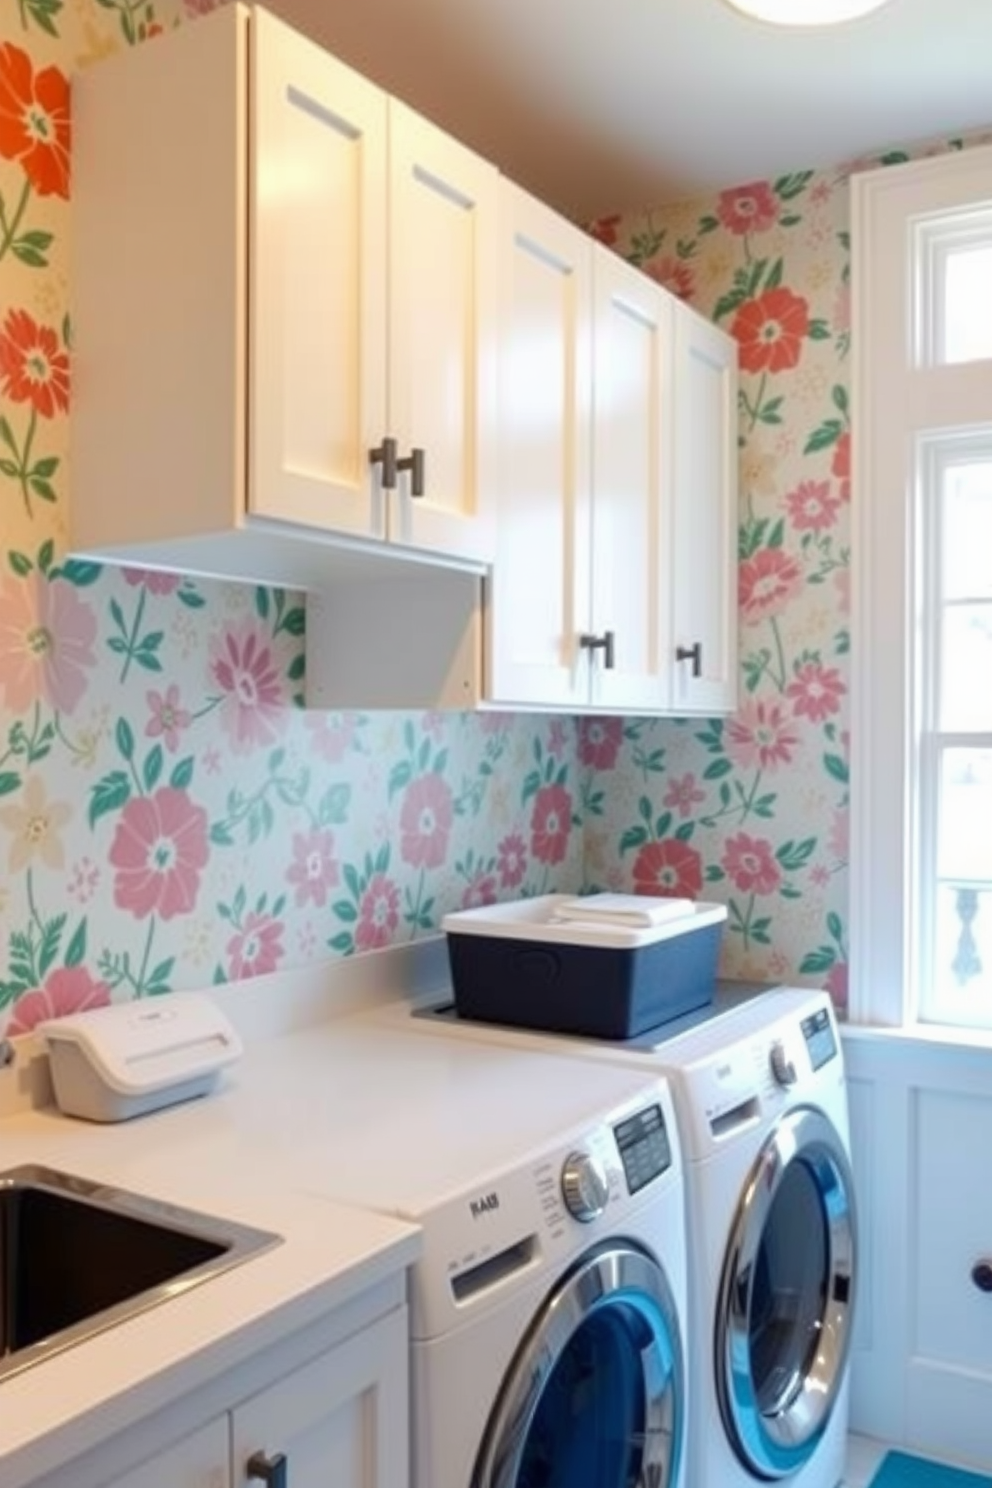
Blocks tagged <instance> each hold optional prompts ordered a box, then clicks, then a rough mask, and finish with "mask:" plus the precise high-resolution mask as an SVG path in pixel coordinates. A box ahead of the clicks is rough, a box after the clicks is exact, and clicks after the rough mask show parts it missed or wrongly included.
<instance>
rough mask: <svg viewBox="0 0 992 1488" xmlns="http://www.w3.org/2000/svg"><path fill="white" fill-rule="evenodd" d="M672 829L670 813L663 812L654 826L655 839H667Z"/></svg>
mask: <svg viewBox="0 0 992 1488" xmlns="http://www.w3.org/2000/svg"><path fill="white" fill-rule="evenodd" d="M671 829H672V813H671V812H670V811H663V812H662V813H661V815H660V816H659V817H658V820H657V821H656V822H655V824H654V835H655V837H657V838H661V837H667V836H668V834H669V832H670V831H671Z"/></svg>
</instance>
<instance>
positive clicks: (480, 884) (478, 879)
mask: <svg viewBox="0 0 992 1488" xmlns="http://www.w3.org/2000/svg"><path fill="white" fill-rule="evenodd" d="M498 898H499V891H498V889H497V888H496V880H495V878H494V877H493V875H492V874H491V873H486V872H485V870H484V869H480V870H479V872H478V873H476V874H473V876H472V877H471V878H470V879H469V881H468V884H467V885H466V888H465V892H464V894H463V895H462V903H461V907H462V909H484V908H485V907H486V905H487V904H495V903H496V901H497V899H498Z"/></svg>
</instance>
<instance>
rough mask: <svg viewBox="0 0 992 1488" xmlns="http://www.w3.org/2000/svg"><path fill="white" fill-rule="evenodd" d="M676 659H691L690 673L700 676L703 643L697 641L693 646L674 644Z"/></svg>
mask: <svg viewBox="0 0 992 1488" xmlns="http://www.w3.org/2000/svg"><path fill="white" fill-rule="evenodd" d="M675 660H676V661H691V662H692V675H693V676H694V677H701V676H702V675H703V643H702V641H697V642H696V643H695V645H694V646H676V647H675Z"/></svg>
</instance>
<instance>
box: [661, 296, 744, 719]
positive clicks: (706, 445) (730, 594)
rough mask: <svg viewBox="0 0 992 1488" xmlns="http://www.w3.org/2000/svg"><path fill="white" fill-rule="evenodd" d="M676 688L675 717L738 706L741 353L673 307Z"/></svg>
mask: <svg viewBox="0 0 992 1488" xmlns="http://www.w3.org/2000/svg"><path fill="white" fill-rule="evenodd" d="M674 408H675V429H676V437H675V473H674V488H673V505H674V518H673V522H674V529H673V536H672V542H673V562H672V569H671V575H672V586H673V587H672V603H673V637H672V640H673V653H672V654H673V668H674V671H673V676H674V681H673V688H672V709H673V711H674V712H677V713H729V712H730V711H731V710H732V709H733V707H734V705H735V702H736V697H737V526H738V516H737V464H738V457H737V346H736V342H734V341H733V340H732V339H731V338H730V337H729V336H727V335H725V333H724V332H723V331H721V330H720V329H719V327H717V326H715V325H713V324H712V323H711V322H710V321H708V320H705V319H704V318H703V317H702V316H701V315H698V314H697V313H696V312H695V311H694V310H691V309H690V308H689V306H688V305H684V304H682V303H681V301H676V302H675V375H674Z"/></svg>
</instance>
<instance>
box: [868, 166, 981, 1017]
mask: <svg viewBox="0 0 992 1488" xmlns="http://www.w3.org/2000/svg"><path fill="white" fill-rule="evenodd" d="M990 213H992V147H984V148H977V149H972V150H966V151H962V152H960V153H953V154H947V155H941V156H938V157H934V158H931V159H927V160H921V161H916V162H913V163H911V164H908V165H900V166H892V167H886V168H885V169H882V170H876V171H871V172H866V173H864V174H863V175H859V176H855V177H853V178H852V181H851V228H852V237H851V241H852V264H851V271H852V272H851V282H852V296H853V298H852V317H853V321H852V343H851V344H852V353H853V355H852V397H851V402H852V420H853V441H852V457H853V458H852V503H853V505H852V520H853V527H854V534H853V535H854V543H853V546H852V677H851V682H852V696H851V704H852V711H851V860H850V861H851V869H850V874H851V923H850V994H849V1012H850V1017H851V1019H852V1021H854V1022H869V1023H878V1024H883V1025H889V1026H895V1027H904V1026H907V1025H913V1024H916V1023H917V1022H918V1021H919V1019H920V1001H921V999H920V996H919V991H918V987H917V983H918V980H919V976H918V965H919V962H920V954H919V950H918V945H919V935H920V933H921V927H920V926H919V925H918V924H917V926H916V927H915V929H914V925H913V914H912V906H913V904H914V903H915V902H918V901H919V884H918V881H917V880H918V876H919V875H918V871H917V865H918V864H919V863H920V861H921V856H920V851H919V844H920V842H921V840H922V837H921V834H923V833H925V832H926V831H927V830H928V825H927V823H926V822H924V821H921V819H920V818H921V811H920V792H919V790H918V789H917V780H918V772H919V768H920V747H921V737H922V733H923V729H922V723H923V720H924V719H925V717H926V710H927V706H928V696H927V686H926V683H925V681H924V672H925V670H926V669H925V667H924V666H923V665H921V657H922V648H921V647H920V645H919V637H920V635H921V633H922V630H923V627H922V625H921V616H920V614H919V612H918V604H919V595H920V588H919V586H918V585H917V584H916V583H915V582H914V573H919V572H921V571H922V568H923V565H924V563H925V561H926V554H925V545H924V543H923V541H922V535H921V528H922V523H921V522H920V520H919V516H920V493H919V490H918V489H917V479H916V474H915V472H916V471H917V469H918V459H919V455H918V451H919V450H920V449H921V448H922V449H924V450H925V449H926V446H927V445H931V446H933V447H938V446H943V445H944V444H945V441H946V442H947V443H950V442H951V440H952V439H954V438H959V439H962V440H966V439H968V438H970V437H972V436H977V435H978V434H979V431H982V433H984V432H985V431H988V429H989V427H990V425H992V359H990V360H988V361H978V362H967V363H953V364H938V361H937V356H936V349H937V346H938V345H939V344H940V336H941V326H940V309H939V306H937V305H935V304H932V303H929V302H928V299H927V295H926V293H925V286H926V283H927V280H928V276H932V275H933V273H934V271H935V269H936V268H938V267H939V264H940V262H941V261H942V259H943V258H944V257H945V256H946V253H947V252H948V251H949V250H950V249H953V247H955V246H957V245H958V244H962V245H963V244H964V243H965V242H967V241H969V240H973V238H974V237H975V236H976V235H977V234H978V232H980V231H981V230H982V228H983V226H984V225H985V224H987V223H988V222H989V221H990ZM942 218H946V219H948V220H950V219H953V221H954V226H953V227H946V228H945V226H944V225H943V223H942ZM983 219H984V222H983ZM937 431H940V433H939V438H938V434H937ZM924 458H925V456H924ZM938 458H939V456H938ZM929 830H932V827H931V828H929ZM923 933H926V932H925V930H924V931H923Z"/></svg>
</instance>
